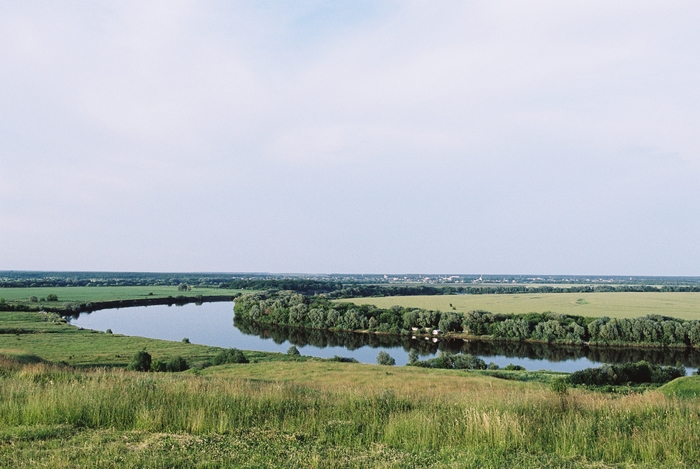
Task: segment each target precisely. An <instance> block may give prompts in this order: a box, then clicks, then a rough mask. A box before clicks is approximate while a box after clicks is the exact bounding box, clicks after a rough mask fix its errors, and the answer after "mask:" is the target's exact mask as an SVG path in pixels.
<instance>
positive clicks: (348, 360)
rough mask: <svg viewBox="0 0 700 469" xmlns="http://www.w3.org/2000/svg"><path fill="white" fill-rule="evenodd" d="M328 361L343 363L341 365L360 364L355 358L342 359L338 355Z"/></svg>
mask: <svg viewBox="0 0 700 469" xmlns="http://www.w3.org/2000/svg"><path fill="white" fill-rule="evenodd" d="M328 361H332V362H341V363H359V362H358V361H357V360H355V359H354V358H349V357H340V356H338V355H335V356H334V357H333V358H329V359H328Z"/></svg>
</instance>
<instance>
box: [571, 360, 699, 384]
mask: <svg viewBox="0 0 700 469" xmlns="http://www.w3.org/2000/svg"><path fill="white" fill-rule="evenodd" d="M685 374H686V370H685V368H684V367H683V366H677V367H676V366H658V365H652V364H651V363H648V362H645V361H640V362H637V363H623V364H620V365H603V366H601V367H600V368H586V369H585V370H579V371H576V372H574V373H572V374H571V375H569V376H568V378H567V381H568V382H569V383H570V384H578V385H586V386H606V385H611V386H620V385H636V384H646V383H653V384H664V383H668V382H669V381H672V380H674V379H676V378H680V377H681V376H685Z"/></svg>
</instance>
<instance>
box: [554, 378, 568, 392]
mask: <svg viewBox="0 0 700 469" xmlns="http://www.w3.org/2000/svg"><path fill="white" fill-rule="evenodd" d="M550 386H551V388H552V391H554V392H555V393H557V394H559V395H560V396H561V395H564V394H567V393H568V392H569V385H568V383H567V380H566V378H557V379H555V380H554V381H552V384H551V385H550Z"/></svg>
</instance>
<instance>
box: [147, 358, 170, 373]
mask: <svg viewBox="0 0 700 469" xmlns="http://www.w3.org/2000/svg"><path fill="white" fill-rule="evenodd" d="M167 369H168V366H167V364H166V363H165V362H164V361H163V360H153V361H152V362H151V371H155V372H158V373H163V372H165V371H167Z"/></svg>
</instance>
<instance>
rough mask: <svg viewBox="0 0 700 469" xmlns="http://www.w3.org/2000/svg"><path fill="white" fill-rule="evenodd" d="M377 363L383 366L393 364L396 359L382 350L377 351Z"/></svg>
mask: <svg viewBox="0 0 700 469" xmlns="http://www.w3.org/2000/svg"><path fill="white" fill-rule="evenodd" d="M377 363H378V364H380V365H385V366H394V365H396V360H394V359H393V358H392V357H391V355H389V354H388V353H387V352H385V351H384V350H382V351H381V352H379V354H377Z"/></svg>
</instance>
